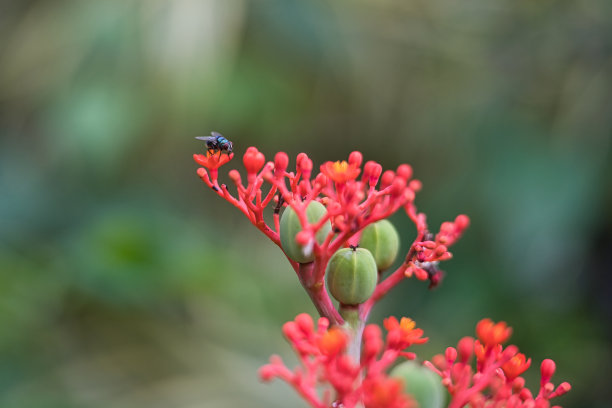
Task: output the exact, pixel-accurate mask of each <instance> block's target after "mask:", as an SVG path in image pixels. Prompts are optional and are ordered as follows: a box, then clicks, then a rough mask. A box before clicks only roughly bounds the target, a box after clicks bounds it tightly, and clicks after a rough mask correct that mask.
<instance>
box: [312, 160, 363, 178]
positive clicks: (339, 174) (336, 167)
mask: <svg viewBox="0 0 612 408" xmlns="http://www.w3.org/2000/svg"><path fill="white" fill-rule="evenodd" d="M360 172H361V169H360V168H359V167H358V166H357V165H355V164H353V163H348V162H346V161H344V160H343V161H337V162H330V161H328V162H326V163H324V164H323V165H321V173H323V174H325V175H326V176H327V177H329V178H330V179H331V180H333V181H335V182H336V183H346V182H347V181H349V180H355V179H356V178H357V176H358V175H359V173H360Z"/></svg>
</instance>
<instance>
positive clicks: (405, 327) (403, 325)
mask: <svg viewBox="0 0 612 408" xmlns="http://www.w3.org/2000/svg"><path fill="white" fill-rule="evenodd" d="M383 324H384V326H385V329H387V331H388V332H389V334H388V335H387V343H388V344H389V347H390V348H395V349H398V350H403V349H405V348H407V347H409V346H411V345H412V344H423V343H426V342H427V340H428V339H427V337H422V336H423V330H422V329H416V328H415V326H416V323H415V322H414V320H412V319H410V318H408V317H402V318H401V320H400V321H398V320H397V319H396V318H395V317H394V316H391V317H389V318H387V319H385V320H384V322H383Z"/></svg>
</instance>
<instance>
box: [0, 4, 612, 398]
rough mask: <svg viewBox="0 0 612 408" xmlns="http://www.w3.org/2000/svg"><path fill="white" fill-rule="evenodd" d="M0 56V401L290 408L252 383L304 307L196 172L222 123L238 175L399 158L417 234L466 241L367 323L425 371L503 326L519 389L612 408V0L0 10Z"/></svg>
mask: <svg viewBox="0 0 612 408" xmlns="http://www.w3.org/2000/svg"><path fill="white" fill-rule="evenodd" d="M0 55H2V63H0V134H1V141H0V406H1V407H7V408H23V407H44V408H47V407H62V408H63V407H67V408H70V407H79V408H81V407H83V408H96V407H117V408H123V407H125V408H139V407H147V408H157V407H159V408H162V407H164V408H165V407H176V408H179V407H180V408H188V407H189V408H191V407H210V408H217V407H270V408H273V407H279V408H280V407H287V406H295V407H301V406H305V405H304V404H303V403H302V402H300V401H299V400H298V399H297V398H296V397H295V396H294V395H293V394H292V392H291V391H290V389H289V387H288V386H286V385H285V384H282V383H273V384H271V385H263V384H260V383H259V381H258V379H257V376H256V370H257V368H258V367H259V366H260V365H262V364H264V363H265V362H266V361H267V358H268V356H269V355H270V354H272V353H280V354H281V355H283V356H284V357H285V358H286V359H287V361H289V362H290V363H294V362H295V360H294V359H293V358H292V355H291V352H290V349H289V347H288V346H287V345H286V343H285V342H284V340H283V338H282V336H281V331H280V327H281V324H282V323H283V322H285V321H287V320H290V319H292V318H293V317H294V316H295V315H296V314H297V313H299V312H301V311H308V312H310V313H311V314H314V313H315V311H314V308H313V307H312V306H311V305H310V303H309V301H308V298H307V296H306V295H305V294H304V293H303V292H302V291H301V289H300V287H299V285H298V283H297V279H296V277H295V275H294V274H293V272H292V270H291V269H290V268H289V265H288V264H287V263H286V261H285V260H284V259H283V256H282V254H281V253H280V252H279V251H278V249H277V248H276V247H275V246H274V245H273V244H272V243H270V242H269V241H267V240H266V239H265V238H264V237H263V235H260V234H259V233H258V231H256V230H255V229H254V228H252V227H251V226H250V224H249V223H248V221H247V220H246V219H244V218H242V217H241V216H240V214H239V213H238V212H237V211H235V210H234V209H233V208H232V207H231V206H230V205H228V204H227V203H225V202H223V201H222V200H220V199H219V198H218V197H217V196H216V195H214V194H213V193H212V192H211V191H209V190H208V189H207V188H206V187H205V186H204V184H203V183H202V182H201V181H200V180H199V178H198V177H197V176H196V174H195V170H196V167H197V166H196V164H195V163H194V162H193V160H192V158H191V156H192V154H193V153H195V152H202V151H203V145H202V144H201V143H200V142H197V141H195V140H194V138H193V137H194V136H196V135H205V134H209V132H210V131H212V130H216V131H219V132H221V133H223V134H224V135H225V136H227V137H228V138H229V139H231V140H232V141H233V142H234V146H235V150H236V152H237V155H238V157H237V160H235V161H234V162H233V163H232V165H236V166H238V165H239V164H240V159H239V158H240V156H241V154H242V153H243V152H244V151H245V150H246V147H248V146H251V145H255V146H257V147H258V148H259V149H260V150H261V151H263V152H264V153H265V154H266V155H267V157H272V156H273V154H274V153H275V152H277V151H279V150H282V151H286V152H288V153H289V155H290V157H293V158H294V157H295V155H296V154H297V153H298V152H302V151H304V152H307V153H308V154H309V155H310V156H311V157H312V158H313V159H314V161H315V163H316V165H318V164H320V163H322V162H323V161H326V160H338V159H343V158H346V157H347V156H348V154H349V153H350V152H351V151H353V150H360V151H362V152H363V153H364V156H365V159H366V160H376V161H379V162H380V163H382V164H383V166H384V167H385V168H395V167H396V166H397V165H398V164H400V163H404V162H407V163H410V164H412V165H413V167H414V170H415V175H416V177H417V178H419V179H421V180H422V181H423V183H424V189H423V191H422V192H421V193H420V194H419V195H418V198H417V204H418V205H419V208H420V210H422V211H425V212H426V213H427V214H428V216H429V220H430V222H431V225H432V226H437V225H439V224H440V223H441V222H442V221H444V220H449V219H452V218H454V217H455V215H456V214H459V213H466V214H468V215H470V216H471V219H472V226H471V228H470V229H469V231H468V232H467V234H466V235H465V237H464V239H463V240H462V241H461V242H459V243H458V244H457V245H456V246H455V247H454V250H453V252H454V254H455V258H454V259H453V260H451V261H450V262H447V263H445V264H444V265H443V266H444V269H445V270H446V271H447V272H448V273H447V277H446V279H445V281H444V282H443V285H442V286H441V287H440V288H438V289H437V290H435V291H428V290H427V288H426V284H424V283H422V282H417V281H407V282H405V283H404V284H402V285H401V286H400V287H399V288H397V289H396V290H395V291H394V292H393V293H392V295H391V296H389V297H388V298H386V299H385V300H384V301H383V302H382V303H381V304H380V305H379V307H378V308H377V309H376V310H375V313H374V314H373V316H372V320H373V321H374V322H381V321H382V318H383V317H385V316H388V315H396V316H411V317H412V318H414V319H415V320H416V321H417V323H418V325H419V326H420V327H422V328H423V329H425V332H426V333H427V334H428V335H429V337H430V338H431V341H430V343H429V344H427V345H425V346H421V349H420V355H421V357H424V358H428V357H431V356H432V355H433V354H435V353H437V352H440V351H442V350H443V349H444V348H445V347H446V346H448V345H451V344H455V343H456V341H457V340H458V339H459V338H461V337H462V336H464V335H469V334H472V333H473V330H474V326H475V324H476V322H477V321H478V320H479V319H481V318H483V317H486V316H488V317H491V318H493V319H495V320H505V321H507V322H508V323H509V324H510V325H511V326H513V327H514V329H515V335H514V337H513V339H512V341H513V343H515V344H517V345H518V346H519V347H520V348H521V349H522V351H524V352H525V353H526V354H528V355H530V356H532V357H533V358H534V366H535V367H533V369H532V371H531V374H530V375H529V376H528V379H529V381H530V384H531V385H532V386H536V384H535V383H536V381H537V376H538V368H537V367H538V365H539V362H540V361H541V360H542V359H543V358H546V357H552V358H554V359H555V360H556V361H557V365H558V374H557V376H556V379H557V380H558V381H561V380H568V381H570V382H571V383H572V384H573V386H574V389H573V391H572V392H571V393H570V394H568V395H567V396H565V397H563V398H562V399H560V400H558V403H561V404H562V405H564V406H566V407H606V406H610V405H609V404H610V401H611V400H612V395H611V391H610V385H609V382H610V378H612V369H611V368H610V364H609V363H610V361H612V348H611V343H610V340H611V336H612V330H611V326H610V325H611V321H612V278H611V273H612V189H611V188H610V187H611V185H612V183H611V182H610V177H611V176H612V169H611V167H612V166H611V165H612V160H611V154H610V147H611V144H610V142H611V140H612V2H610V1H609V0H497V1H491V0H463V1H451V0H428V1H424V0H376V1H374V0H352V1H348V0H325V1H323V0H277V1H271V0H270V1H252V2H249V1H240V0H217V1H213V0H201V1H196V0H175V1H162V0H147V1H136V0H121V1H111V0H109V1H98V2H93V1H71V0H65V1H53V2H51V1H19V2H2V5H0ZM229 167H232V166H231V165H228V168H229ZM393 221H394V222H395V223H396V225H397V226H398V228H399V229H400V231H401V237H402V242H403V246H404V248H407V246H408V244H409V242H411V240H412V238H413V234H414V229H413V227H412V226H411V224H410V223H409V222H408V221H407V219H406V217H405V216H404V215H402V214H398V215H397V216H395V217H394V218H393ZM416 351H419V350H416Z"/></svg>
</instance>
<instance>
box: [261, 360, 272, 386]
mask: <svg viewBox="0 0 612 408" xmlns="http://www.w3.org/2000/svg"><path fill="white" fill-rule="evenodd" d="M275 375H276V368H275V367H274V366H273V365H271V364H267V365H265V366H263V367H261V368H260V369H259V378H261V380H262V381H266V382H267V381H271V380H272V379H273V378H274V376H275Z"/></svg>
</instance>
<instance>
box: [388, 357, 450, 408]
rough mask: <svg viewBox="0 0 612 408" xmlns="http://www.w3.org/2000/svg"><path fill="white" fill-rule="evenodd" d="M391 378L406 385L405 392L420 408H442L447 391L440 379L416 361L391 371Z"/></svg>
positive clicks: (405, 363) (402, 364)
mask: <svg viewBox="0 0 612 408" xmlns="http://www.w3.org/2000/svg"><path fill="white" fill-rule="evenodd" d="M391 377H395V378H399V379H401V380H402V382H403V383H404V391H405V392H406V393H407V394H410V395H411V396H412V397H413V398H414V399H415V400H416V401H417V403H418V404H419V408H442V407H443V406H444V400H445V395H446V391H445V389H444V386H443V385H442V382H441V379H440V377H439V376H438V375H437V374H436V373H434V372H433V371H431V370H430V369H428V368H427V367H423V366H422V365H420V364H418V363H416V362H414V361H405V362H403V363H401V364H399V365H397V366H396V367H395V368H394V369H393V370H391Z"/></svg>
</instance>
